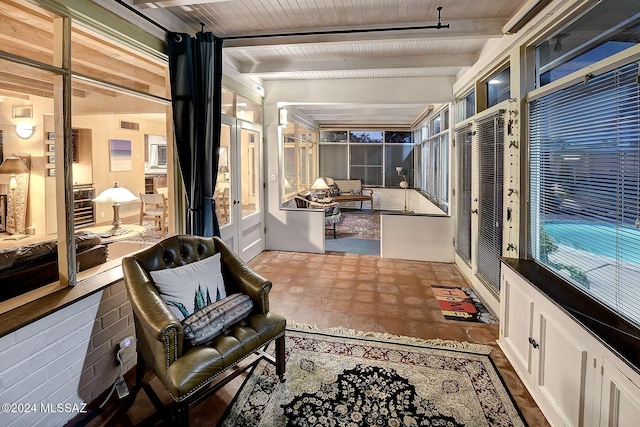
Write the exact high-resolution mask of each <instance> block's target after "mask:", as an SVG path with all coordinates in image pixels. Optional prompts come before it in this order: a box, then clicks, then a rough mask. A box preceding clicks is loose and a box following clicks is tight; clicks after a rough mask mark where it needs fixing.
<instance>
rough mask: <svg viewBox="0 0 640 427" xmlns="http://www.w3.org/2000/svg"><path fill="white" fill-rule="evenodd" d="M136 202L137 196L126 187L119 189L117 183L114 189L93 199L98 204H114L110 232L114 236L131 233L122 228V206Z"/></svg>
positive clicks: (108, 189) (107, 190)
mask: <svg viewBox="0 0 640 427" xmlns="http://www.w3.org/2000/svg"><path fill="white" fill-rule="evenodd" d="M134 200H138V198H137V197H136V196H135V194H133V193H132V192H131V191H129V190H127V189H126V188H124V187H118V183H117V182H116V183H115V184H114V185H113V187H109V188H107V189H106V190H104V191H103V192H102V193H100V194H98V197H96V198H95V199H93V201H94V202H96V203H113V222H112V224H113V227H112V228H111V229H110V230H109V231H108V233H110V234H111V235H112V236H116V235H118V234H124V233H128V232H129V230H128V229H126V228H122V227H120V224H122V221H120V204H121V203H128V202H133V201H134Z"/></svg>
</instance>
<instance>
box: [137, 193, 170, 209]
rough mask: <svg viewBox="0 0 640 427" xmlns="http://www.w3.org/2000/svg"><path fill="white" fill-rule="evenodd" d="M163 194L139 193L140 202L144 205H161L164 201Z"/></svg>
mask: <svg viewBox="0 0 640 427" xmlns="http://www.w3.org/2000/svg"><path fill="white" fill-rule="evenodd" d="M166 200H167V199H166V198H165V197H164V194H145V193H140V202H141V203H143V204H145V205H158V206H163V205H164V204H165V203H166Z"/></svg>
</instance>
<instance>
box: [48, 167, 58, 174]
mask: <svg viewBox="0 0 640 427" xmlns="http://www.w3.org/2000/svg"><path fill="white" fill-rule="evenodd" d="M47 176H56V168H51V169H47Z"/></svg>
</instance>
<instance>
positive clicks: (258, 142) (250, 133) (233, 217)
mask: <svg viewBox="0 0 640 427" xmlns="http://www.w3.org/2000/svg"><path fill="white" fill-rule="evenodd" d="M262 156H263V153H262V127H261V126H260V125H256V124H253V123H248V122H244V121H242V120H237V119H235V118H233V117H227V116H223V117H222V128H221V136H220V153H219V165H218V181H217V185H216V192H215V194H214V198H215V201H216V206H217V210H216V211H217V215H218V221H219V223H220V237H221V238H222V240H224V241H225V243H227V245H229V247H231V248H232V249H233V250H234V252H236V253H237V254H238V255H240V257H241V258H242V259H243V260H245V261H249V260H250V259H252V258H254V257H255V256H256V255H258V254H259V253H260V252H262V251H263V250H264V248H265V236H264V227H265V224H264V213H263V206H264V200H263V199H264V192H263V191H262V188H263V174H262Z"/></svg>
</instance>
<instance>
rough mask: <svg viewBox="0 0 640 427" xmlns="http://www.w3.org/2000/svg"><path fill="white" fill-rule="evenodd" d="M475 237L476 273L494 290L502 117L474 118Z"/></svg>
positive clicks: (499, 243) (499, 251)
mask: <svg viewBox="0 0 640 427" xmlns="http://www.w3.org/2000/svg"><path fill="white" fill-rule="evenodd" d="M477 170H478V173H479V177H478V178H479V187H480V188H479V191H478V239H477V243H476V276H478V278H479V279H480V280H481V281H482V282H483V283H484V284H485V285H486V286H487V287H488V288H489V290H491V291H493V292H494V293H495V294H498V293H499V292H498V291H499V290H500V257H501V256H502V189H503V186H504V185H503V171H504V117H503V114H502V113H500V114H498V115H496V116H492V117H490V118H487V119H484V120H481V121H479V122H478V158H477Z"/></svg>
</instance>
